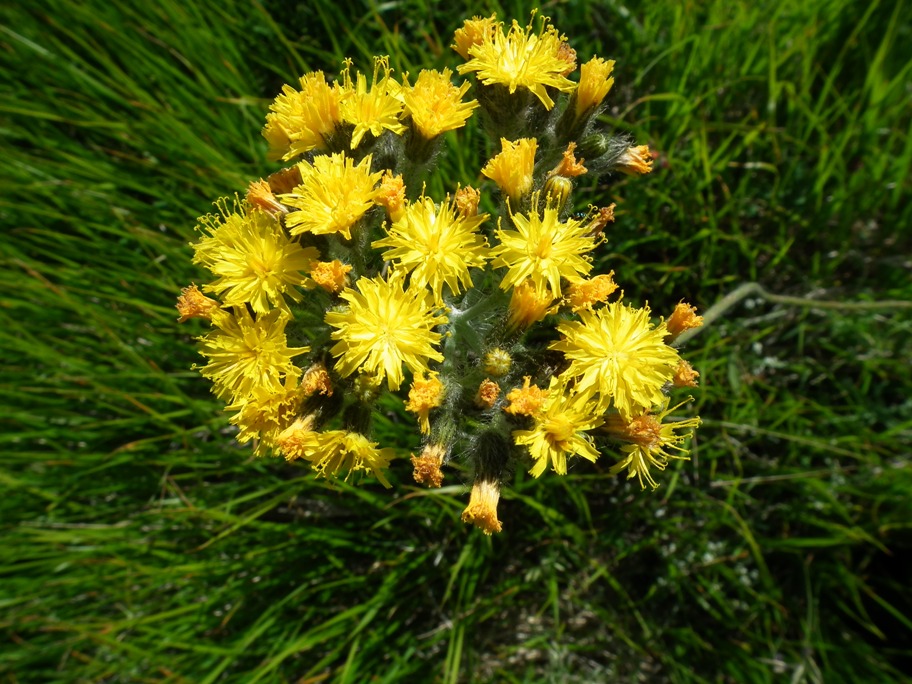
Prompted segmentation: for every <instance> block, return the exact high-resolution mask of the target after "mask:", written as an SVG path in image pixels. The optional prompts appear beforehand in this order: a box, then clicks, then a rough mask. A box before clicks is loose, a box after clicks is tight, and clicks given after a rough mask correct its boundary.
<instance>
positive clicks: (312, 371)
mask: <svg viewBox="0 0 912 684" xmlns="http://www.w3.org/2000/svg"><path fill="white" fill-rule="evenodd" d="M301 392H303V394H304V396H305V397H311V396H313V395H314V394H317V393H320V394H322V395H323V396H325V397H331V396H332V395H333V387H332V379H331V378H330V377H329V371H328V370H326V366H324V365H323V364H322V363H315V364H314V365H312V366H311V367H310V368H308V369H307V370H306V371H304V377H302V378H301Z"/></svg>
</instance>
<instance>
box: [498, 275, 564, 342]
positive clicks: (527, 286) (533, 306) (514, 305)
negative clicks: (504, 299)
mask: <svg viewBox="0 0 912 684" xmlns="http://www.w3.org/2000/svg"><path fill="white" fill-rule="evenodd" d="M557 309H558V306H557V305H556V304H554V295H553V294H552V292H551V290H549V289H548V288H547V287H546V288H545V290H544V292H539V291H538V290H537V289H536V288H535V284H534V283H533V282H532V280H531V279H529V278H527V279H526V280H524V281H522V282H521V283H520V284H519V285H517V286H516V287H514V288H513V293H512V294H511V295H510V306H509V308H508V310H509V312H510V315H509V317H508V318H507V330H511V331H512V330H525V329H526V328H528V327H529V326H530V325H532V324H533V323H538V321H540V320H541V319H543V318H544V317H545V316H547V315H549V314H555V313H557Z"/></svg>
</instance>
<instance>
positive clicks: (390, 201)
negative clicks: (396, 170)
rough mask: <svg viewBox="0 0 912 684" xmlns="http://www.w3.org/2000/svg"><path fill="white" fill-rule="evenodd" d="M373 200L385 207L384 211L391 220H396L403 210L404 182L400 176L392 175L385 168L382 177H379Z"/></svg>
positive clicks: (404, 202)
mask: <svg viewBox="0 0 912 684" xmlns="http://www.w3.org/2000/svg"><path fill="white" fill-rule="evenodd" d="M374 201H375V202H376V203H377V204H379V205H380V206H381V207H384V208H386V213H387V215H389V217H390V219H391V220H393V221H398V220H399V218H400V217H401V216H402V212H403V211H405V205H406V200H405V184H404V183H403V182H402V176H401V175H398V176H395V175H393V173H392V171H390V170H389V169H386V170H385V171H384V172H383V177H382V178H381V179H380V187H379V188H377V196H376V197H375V198H374Z"/></svg>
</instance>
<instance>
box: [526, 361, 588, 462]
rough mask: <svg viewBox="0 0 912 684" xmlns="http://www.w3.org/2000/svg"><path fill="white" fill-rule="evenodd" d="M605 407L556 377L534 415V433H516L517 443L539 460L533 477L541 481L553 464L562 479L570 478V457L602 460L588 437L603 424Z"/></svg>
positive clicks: (528, 431)
mask: <svg viewBox="0 0 912 684" xmlns="http://www.w3.org/2000/svg"><path fill="white" fill-rule="evenodd" d="M604 412H605V408H604V406H603V405H602V404H601V403H600V402H599V401H597V399H596V398H595V395H594V394H593V393H592V392H578V391H575V390H573V389H570V388H569V387H568V384H567V382H566V381H565V380H564V379H561V378H557V377H552V378H551V383H550V385H549V386H548V397H547V399H545V401H544V403H543V405H542V406H541V407H540V408H539V409H538V410H537V411H536V412H535V413H534V414H533V416H532V417H533V419H534V421H535V423H534V425H533V427H532V429H531V430H514V431H513V440H514V441H515V442H516V444H517V445H519V446H525V447H526V448H528V450H529V453H530V454H531V455H532V458H533V459H534V460H535V464H534V465H533V466H532V470H530V471H529V472H530V473H532V476H533V477H539V476H541V474H542V473H543V472H545V468H547V467H548V464H549V463H550V464H551V466H552V467H553V468H554V472H556V473H557V474H558V475H566V474H567V457H568V456H582V457H583V458H585V459H587V460H589V461H593V462H594V461H595V460H596V459H597V458H598V455H599V454H598V451H596V449H595V446H594V445H593V443H592V438H591V437H589V435H587V434H586V431H587V430H592V429H593V428H596V427H598V426H599V425H601V424H602V422H603V419H602V414H603V413H604Z"/></svg>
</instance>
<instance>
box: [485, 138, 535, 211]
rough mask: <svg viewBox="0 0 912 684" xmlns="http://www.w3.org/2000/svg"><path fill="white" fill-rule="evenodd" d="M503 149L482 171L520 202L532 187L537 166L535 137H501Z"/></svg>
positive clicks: (505, 193) (514, 199)
mask: <svg viewBox="0 0 912 684" xmlns="http://www.w3.org/2000/svg"><path fill="white" fill-rule="evenodd" d="M500 147H501V151H500V152H499V153H498V154H496V155H495V156H494V157H493V158H491V160H490V161H488V163H487V164H485V165H484V168H482V169H481V173H482V174H483V175H485V176H487V177H488V178H490V179H491V180H492V181H494V182H495V183H497V187H499V188H500V190H501V192H503V194H504V195H506V196H507V197H509V198H510V199H511V200H512V201H513V202H514V203H516V204H518V203H519V201H520V199H521V198H522V197H523V195H526V194H528V192H529V191H530V190H531V189H532V171H533V169H534V168H535V150H536V149H538V141H537V140H536V139H535V138H520V139H519V140H517V141H516V142H510V141H509V140H507V139H506V138H501V139H500Z"/></svg>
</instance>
